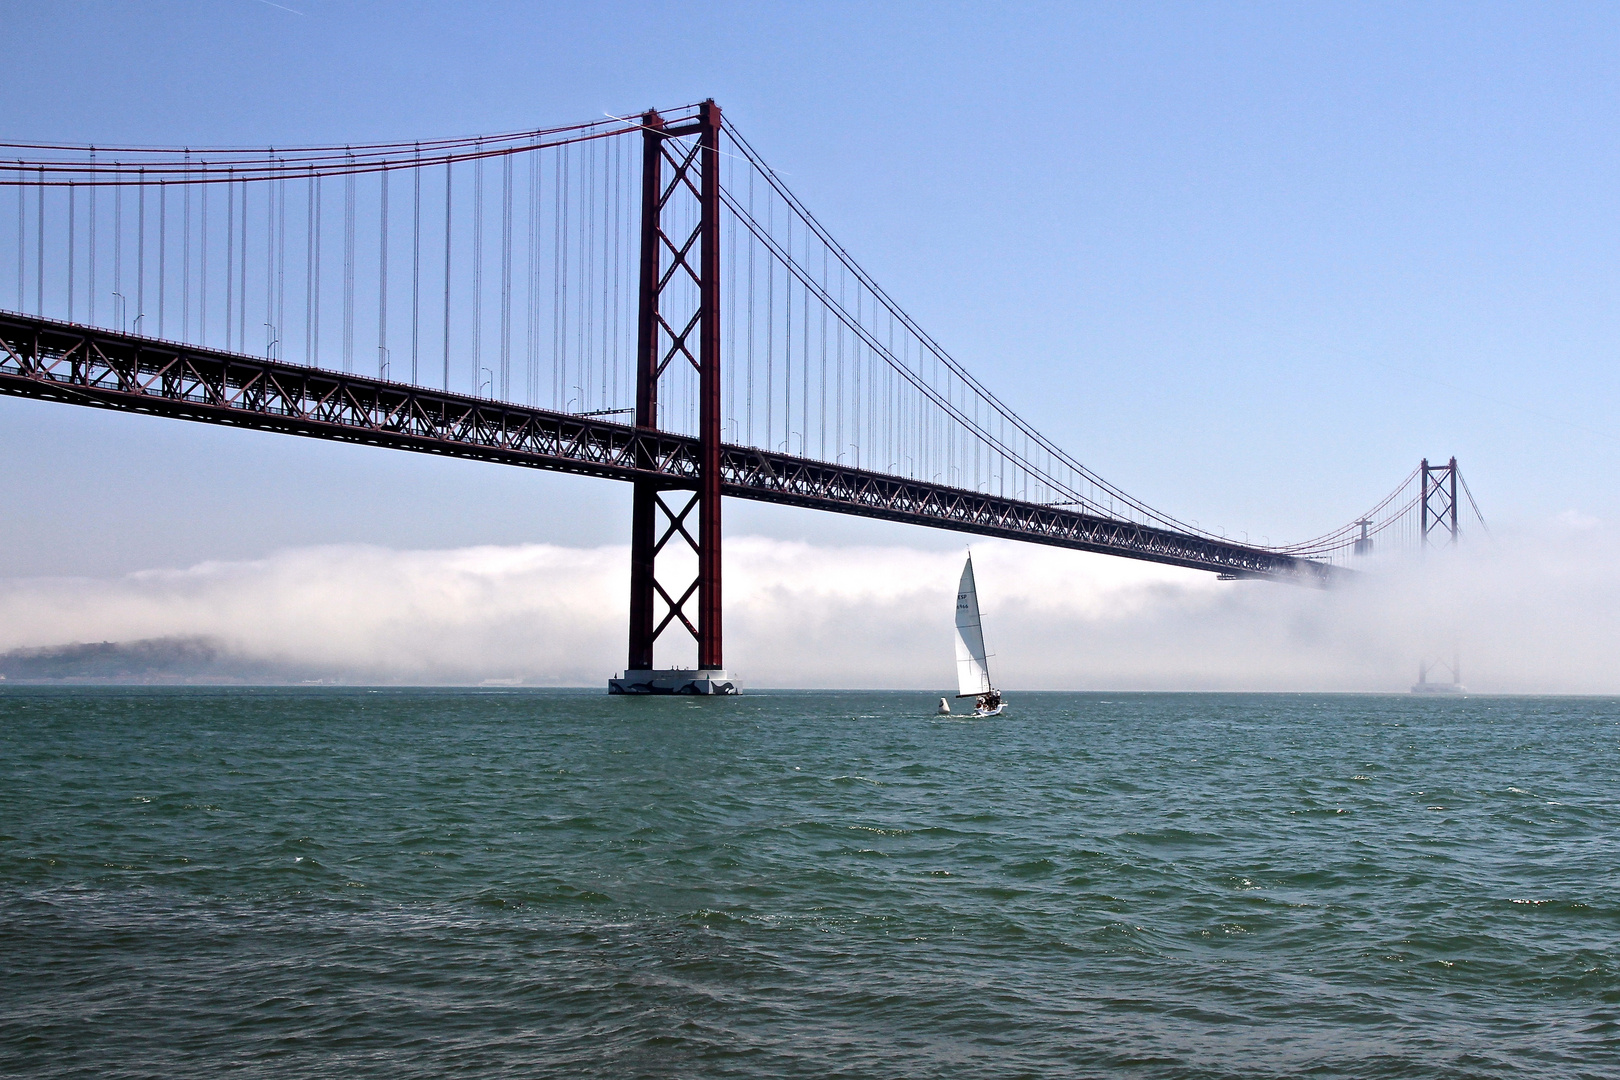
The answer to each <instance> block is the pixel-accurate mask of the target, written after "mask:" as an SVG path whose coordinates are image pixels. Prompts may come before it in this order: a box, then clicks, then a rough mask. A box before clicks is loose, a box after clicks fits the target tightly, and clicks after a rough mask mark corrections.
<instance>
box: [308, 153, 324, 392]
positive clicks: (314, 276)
mask: <svg viewBox="0 0 1620 1080" xmlns="http://www.w3.org/2000/svg"><path fill="white" fill-rule="evenodd" d="M310 201H311V202H313V203H314V204H315V214H314V217H315V220H314V222H313V223H312V224H311V225H310V237H311V241H310V247H311V249H312V251H313V253H312V255H311V256H310V266H311V271H310V278H311V284H310V287H309V296H310V301H309V306H310V314H309V343H310V344H309V347H310V352H311V353H312V354H313V356H314V359H313V360H311V361H310V363H312V364H318V363H320V359H321V176H320V174H318V173H317V174H316V176H315V188H314V190H313V191H312V192H311V194H310Z"/></svg>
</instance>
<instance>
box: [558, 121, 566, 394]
mask: <svg viewBox="0 0 1620 1080" xmlns="http://www.w3.org/2000/svg"><path fill="white" fill-rule="evenodd" d="M559 164H560V167H561V169H562V183H561V184H560V185H559V186H558V187H559V190H558V195H559V197H560V198H561V200H562V201H561V202H560V203H558V206H559V210H558V212H557V213H558V219H559V221H560V222H561V224H560V226H559V229H558V233H557V236H558V240H557V243H558V245H559V250H560V251H561V252H562V269H561V270H560V271H559V272H558V274H557V282H558V287H559V288H560V289H561V304H560V306H559V308H558V311H557V326H558V342H559V343H560V349H561V353H560V356H559V361H558V365H557V376H558V378H559V380H560V382H559V383H558V386H557V402H556V404H557V407H559V408H560V407H563V406H565V405H566V404H567V394H568V182H569V176H568V173H569V168H568V164H569V163H568V144H567V143H564V144H563V148H562V152H561V154H560V156H559Z"/></svg>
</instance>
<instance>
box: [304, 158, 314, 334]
mask: <svg viewBox="0 0 1620 1080" xmlns="http://www.w3.org/2000/svg"><path fill="white" fill-rule="evenodd" d="M304 363H305V364H309V365H311V366H313V365H314V363H315V164H314V163H313V162H311V163H310V166H309V177H308V179H307V182H306V184H305V186H304Z"/></svg>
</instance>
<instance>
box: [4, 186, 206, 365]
mask: <svg viewBox="0 0 1620 1080" xmlns="http://www.w3.org/2000/svg"><path fill="white" fill-rule="evenodd" d="M117 165H118V163H117V162H116V161H115V162H113V166H114V167H115V168H116V167H117ZM113 299H115V300H117V301H118V303H117V304H114V305H113V318H114V319H115V320H123V319H124V318H125V312H123V311H121V310H119V309H120V308H125V307H128V304H127V302H126V301H125V300H124V185H122V184H119V185H117V186H116V187H114V188H113ZM18 309H19V310H21V305H18ZM127 329H129V327H127V326H126V325H124V323H123V322H122V321H120V322H119V325H118V330H119V331H120V332H122V331H124V330H127ZM226 344H227V345H229V344H230V343H229V342H226Z"/></svg>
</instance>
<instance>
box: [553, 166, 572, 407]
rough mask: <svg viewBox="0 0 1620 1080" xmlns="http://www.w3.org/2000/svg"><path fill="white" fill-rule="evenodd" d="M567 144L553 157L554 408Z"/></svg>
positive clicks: (558, 380)
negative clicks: (564, 163)
mask: <svg viewBox="0 0 1620 1080" xmlns="http://www.w3.org/2000/svg"><path fill="white" fill-rule="evenodd" d="M567 150H568V148H567V147H566V146H565V147H563V148H562V149H561V150H559V151H557V153H556V154H555V155H553V157H552V171H553V173H554V175H553V176H552V180H551V407H552V408H553V409H556V408H559V407H560V406H561V405H562V397H561V396H560V391H559V388H560V386H561V373H562V355H563V354H562V348H563V346H562V329H561V327H562V304H563V301H562V192H563V187H564V185H565V179H564V174H563V155H564V154H565V153H566V152H567Z"/></svg>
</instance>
